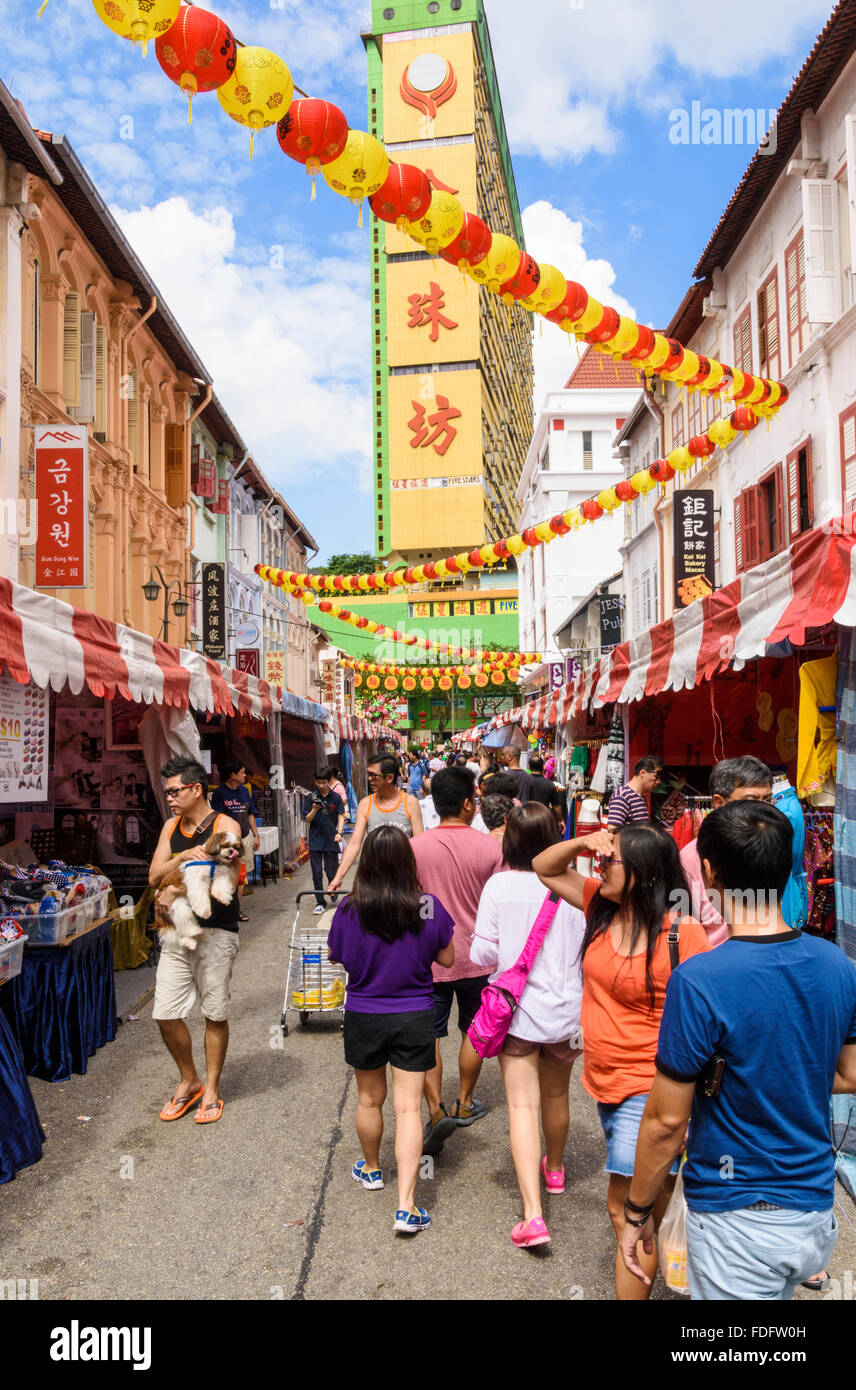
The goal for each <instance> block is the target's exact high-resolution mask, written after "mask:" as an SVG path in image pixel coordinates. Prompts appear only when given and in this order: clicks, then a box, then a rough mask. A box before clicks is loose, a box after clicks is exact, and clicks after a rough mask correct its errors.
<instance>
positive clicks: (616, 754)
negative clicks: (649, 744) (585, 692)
mask: <svg viewBox="0 0 856 1390" xmlns="http://www.w3.org/2000/svg"><path fill="white" fill-rule="evenodd" d="M623 785H624V722H623V720H622V718H621V715H620V714H617V715H616V716H615V717H614V719H613V721H612V723H611V724H610V726H609V738H608V740H607V744H606V787H605V791H606V794H607V796H611V795H612V793H613V792H617V791H618V788H619V787H621V786H623Z"/></svg>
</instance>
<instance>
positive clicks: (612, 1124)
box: [597, 1094, 678, 1178]
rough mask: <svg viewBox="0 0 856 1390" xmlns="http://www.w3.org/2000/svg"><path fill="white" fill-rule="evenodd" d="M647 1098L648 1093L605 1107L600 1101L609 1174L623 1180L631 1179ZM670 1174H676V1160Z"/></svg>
mask: <svg viewBox="0 0 856 1390" xmlns="http://www.w3.org/2000/svg"><path fill="white" fill-rule="evenodd" d="M647 1099H648V1096H647V1094H646V1095H643V1096H628V1097H627V1099H626V1100H622V1101H619V1102H618V1103H617V1104H616V1105H603V1104H602V1103H601V1102H600V1101H598V1103H597V1113H598V1115H599V1116H600V1123H601V1125H602V1127H603V1135H604V1138H605V1139H606V1169H605V1171H606V1172H607V1173H618V1174H620V1175H621V1176H622V1177H625V1178H632V1176H633V1165H634V1163H635V1161H636V1140H637V1139H638V1138H639V1126H640V1124H641V1123H642V1112H643V1111H644V1109H645V1102H646V1101H647ZM669 1171H670V1172H672V1173H677V1171H678V1160H677V1159H675V1162H674V1164H673V1166H672V1167H671V1168H670V1170H669Z"/></svg>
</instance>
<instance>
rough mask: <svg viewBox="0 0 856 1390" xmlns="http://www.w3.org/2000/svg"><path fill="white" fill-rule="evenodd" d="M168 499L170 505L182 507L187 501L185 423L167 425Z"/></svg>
mask: <svg viewBox="0 0 856 1390" xmlns="http://www.w3.org/2000/svg"><path fill="white" fill-rule="evenodd" d="M166 500H167V506H169V507H182V506H183V505H184V503H185V501H186V496H185V480H184V425H167V427H166Z"/></svg>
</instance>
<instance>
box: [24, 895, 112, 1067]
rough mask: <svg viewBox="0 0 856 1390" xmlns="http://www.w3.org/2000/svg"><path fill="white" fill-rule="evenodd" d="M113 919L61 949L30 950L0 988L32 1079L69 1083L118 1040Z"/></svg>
mask: <svg viewBox="0 0 856 1390" xmlns="http://www.w3.org/2000/svg"><path fill="white" fill-rule="evenodd" d="M110 928H111V921H110V919H109V918H104V919H102V920H101V921H99V922H93V923H92V925H91V926H89V927H87V928H86V929H85V930H84V931H82V932H81V933H80V934H79V935H78V936H73V937H72V938H71V939H70V940H69V941H66V942H63V943H62V944H61V945H58V946H29V945H28V946H27V947H25V949H24V964H23V969H22V971H21V974H20V975H19V976H18V977H17V979H14V980H12V981H10V983H9V984H8V985H5V986H4V987H3V989H2V990H0V1009H2V1010H3V1012H4V1013H5V1015H6V1018H7V1019H8V1021H9V1024H10V1025H11V1029H12V1032H13V1034H14V1035H15V1038H16V1039H17V1042H18V1045H19V1047H20V1050H21V1053H22V1055H23V1059H24V1067H25V1069H26V1071H27V1072H28V1073H29V1075H30V1076H38V1077H40V1078H41V1079H42V1080H43V1081H66V1080H67V1079H68V1077H69V1076H71V1075H72V1073H73V1072H77V1073H78V1074H79V1075H83V1074H84V1073H85V1071H86V1064H87V1061H88V1059H89V1058H90V1057H91V1056H92V1055H93V1053H95V1052H97V1050H98V1048H99V1047H103V1046H104V1045H105V1043H108V1042H112V1041H113V1039H114V1038H115V1036H116V1026H117V1020H116V992H115V988H114V982H113V952H112V949H111V944H110Z"/></svg>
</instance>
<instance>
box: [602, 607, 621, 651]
mask: <svg viewBox="0 0 856 1390" xmlns="http://www.w3.org/2000/svg"><path fill="white" fill-rule="evenodd" d="M620 641H621V599H620V597H619V595H618V594H601V595H600V649H601V651H602V652H609V651H612V648H613V647H617V646H618V644H619V642H620Z"/></svg>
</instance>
